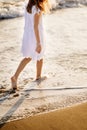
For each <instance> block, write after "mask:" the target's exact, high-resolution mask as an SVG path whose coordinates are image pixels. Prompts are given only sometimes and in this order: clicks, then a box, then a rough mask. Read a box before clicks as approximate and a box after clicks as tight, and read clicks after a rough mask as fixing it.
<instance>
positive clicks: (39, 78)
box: [36, 76, 48, 81]
mask: <svg viewBox="0 0 87 130" xmlns="http://www.w3.org/2000/svg"><path fill="white" fill-rule="evenodd" d="M47 78H48V76H42V77H37V78H36V81H39V80H41V81H43V80H45V79H47Z"/></svg>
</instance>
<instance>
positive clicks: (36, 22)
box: [34, 12, 42, 53]
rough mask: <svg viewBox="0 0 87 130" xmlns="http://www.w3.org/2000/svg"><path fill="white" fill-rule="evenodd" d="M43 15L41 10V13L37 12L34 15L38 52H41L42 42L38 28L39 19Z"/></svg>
mask: <svg viewBox="0 0 87 130" xmlns="http://www.w3.org/2000/svg"><path fill="white" fill-rule="evenodd" d="M41 15H42V14H41V12H40V13H36V14H35V16H34V32H35V36H36V41H37V43H36V44H37V45H36V51H37V52H38V53H40V52H41V43H40V36H39V29H38V25H39V20H40V17H41Z"/></svg>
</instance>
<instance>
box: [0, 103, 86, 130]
mask: <svg viewBox="0 0 87 130" xmlns="http://www.w3.org/2000/svg"><path fill="white" fill-rule="evenodd" d="M7 129H9V130H25V129H26V130H86V129H87V103H86V104H82V105H78V106H74V107H70V108H66V109H62V110H57V111H53V112H49V113H45V114H40V115H36V116H33V117H30V118H27V119H22V120H18V121H13V122H10V123H7V124H3V125H2V126H1V130H7Z"/></svg>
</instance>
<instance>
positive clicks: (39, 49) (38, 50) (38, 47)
mask: <svg viewBox="0 0 87 130" xmlns="http://www.w3.org/2000/svg"><path fill="white" fill-rule="evenodd" d="M41 50H42V48H41V45H40V44H38V45H37V47H36V52H37V53H40V52H41Z"/></svg>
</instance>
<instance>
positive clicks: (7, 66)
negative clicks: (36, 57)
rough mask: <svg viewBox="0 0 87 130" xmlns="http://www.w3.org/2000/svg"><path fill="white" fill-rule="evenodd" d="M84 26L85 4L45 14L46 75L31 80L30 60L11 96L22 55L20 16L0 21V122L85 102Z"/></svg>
mask: <svg viewBox="0 0 87 130" xmlns="http://www.w3.org/2000/svg"><path fill="white" fill-rule="evenodd" d="M86 25H87V8H86V7H83V8H73V9H63V10H58V11H55V12H53V13H51V14H49V15H46V16H44V26H45V29H46V33H45V34H46V54H45V58H44V66H43V73H42V75H45V74H47V75H49V78H48V79H46V80H43V81H39V82H35V81H34V79H35V75H36V65H35V62H31V63H30V64H29V65H27V66H26V68H25V69H24V71H23V72H22V74H21V75H20V77H19V80H18V87H19V91H18V92H17V93H16V95H15V94H12V95H11V94H9V92H8V90H9V89H10V88H11V83H10V77H11V76H12V75H13V74H14V72H15V70H16V68H17V66H18V64H19V62H20V60H21V59H22V55H21V53H20V50H21V49H20V48H21V42H22V35H23V27H24V18H23V17H22V18H16V19H10V20H4V21H3V20H2V21H0V124H1V123H5V122H8V121H12V120H17V119H21V118H26V117H29V116H33V115H36V114H37V113H42V112H48V111H51V110H54V109H61V108H64V107H68V106H71V105H75V104H78V103H83V102H87V26H86ZM84 118H85V117H84Z"/></svg>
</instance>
